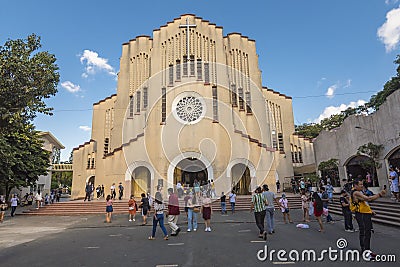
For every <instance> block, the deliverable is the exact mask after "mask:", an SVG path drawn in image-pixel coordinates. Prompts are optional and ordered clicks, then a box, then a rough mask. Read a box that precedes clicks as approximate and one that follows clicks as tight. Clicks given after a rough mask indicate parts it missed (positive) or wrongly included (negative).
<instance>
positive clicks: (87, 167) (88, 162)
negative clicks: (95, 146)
mask: <svg viewBox="0 0 400 267" xmlns="http://www.w3.org/2000/svg"><path fill="white" fill-rule="evenodd" d="M86 169H90V157H89V158H88V160H87V166H86Z"/></svg>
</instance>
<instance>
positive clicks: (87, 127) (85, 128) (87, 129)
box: [79, 125, 91, 132]
mask: <svg viewBox="0 0 400 267" xmlns="http://www.w3.org/2000/svg"><path fill="white" fill-rule="evenodd" d="M79 129H81V130H84V131H85V132H89V131H90V130H91V128H90V127H89V126H86V125H85V126H79Z"/></svg>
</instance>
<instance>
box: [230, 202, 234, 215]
mask: <svg viewBox="0 0 400 267" xmlns="http://www.w3.org/2000/svg"><path fill="white" fill-rule="evenodd" d="M231 210H232V213H234V212H235V202H231Z"/></svg>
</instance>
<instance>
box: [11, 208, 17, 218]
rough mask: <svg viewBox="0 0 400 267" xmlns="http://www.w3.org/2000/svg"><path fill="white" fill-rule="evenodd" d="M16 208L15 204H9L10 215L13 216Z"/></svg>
mask: <svg viewBox="0 0 400 267" xmlns="http://www.w3.org/2000/svg"><path fill="white" fill-rule="evenodd" d="M16 209H17V206H11V217H14V213H15V210H16Z"/></svg>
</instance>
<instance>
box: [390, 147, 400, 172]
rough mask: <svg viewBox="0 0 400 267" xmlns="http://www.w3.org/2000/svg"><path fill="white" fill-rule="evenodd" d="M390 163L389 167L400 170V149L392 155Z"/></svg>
mask: <svg viewBox="0 0 400 267" xmlns="http://www.w3.org/2000/svg"><path fill="white" fill-rule="evenodd" d="M388 161H389V166H393V167H394V168H395V167H398V168H400V148H397V149H396V151H395V152H394V153H393V154H392V155H390V157H389V158H388Z"/></svg>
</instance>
